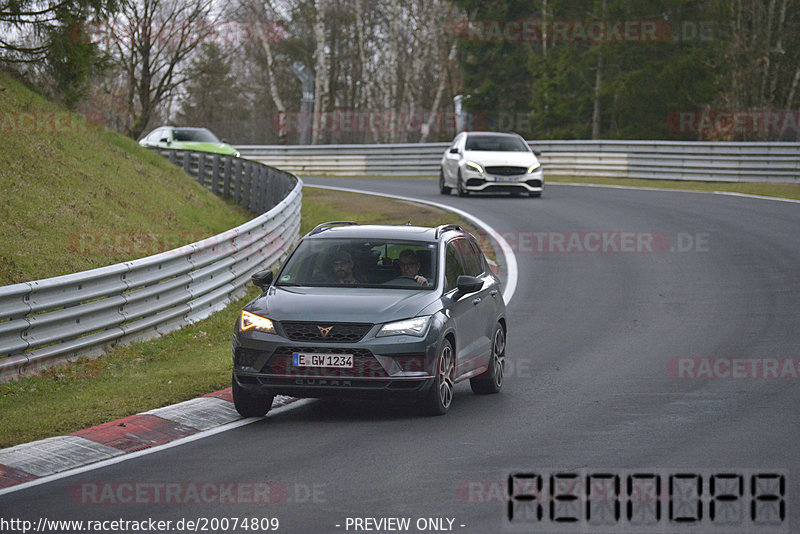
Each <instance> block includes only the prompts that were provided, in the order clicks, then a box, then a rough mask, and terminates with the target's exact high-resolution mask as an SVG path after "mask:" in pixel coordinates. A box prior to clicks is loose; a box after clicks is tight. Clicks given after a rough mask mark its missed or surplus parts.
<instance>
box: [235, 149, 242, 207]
mask: <svg viewBox="0 0 800 534" xmlns="http://www.w3.org/2000/svg"><path fill="white" fill-rule="evenodd" d="M243 163H244V162H243V161H242V160H240V159H237V160H236V165H234V170H233V177H234V184H233V187H234V193H233V201H234V202H236V203H237V204H241V203H242V182H243V181H244V180H243V178H242V174H243V173H242V164H243Z"/></svg>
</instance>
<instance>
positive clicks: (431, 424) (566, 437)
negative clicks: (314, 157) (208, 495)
mask: <svg viewBox="0 0 800 534" xmlns="http://www.w3.org/2000/svg"><path fill="white" fill-rule="evenodd" d="M306 183H307V184H309V185H311V184H315V183H324V184H326V185H338V186H345V187H353V188H359V189H367V190H376V191H381V192H391V193H394V194H398V195H403V196H410V197H415V198H420V199H427V200H434V201H441V202H445V203H447V204H450V205H453V206H456V207H459V208H461V209H464V210H466V211H468V212H470V213H473V214H475V215H476V216H478V217H480V218H481V219H483V220H484V221H486V222H487V223H489V224H491V225H492V226H493V227H494V228H495V230H497V231H499V232H501V233H503V234H504V236H505V237H506V239H507V240H508V241H509V242H510V243H511V245H512V246H513V247H514V248H515V250H516V254H517V261H518V265H519V282H518V286H517V290H516V293H515V295H514V297H513V300H512V301H511V303H510V304H509V306H508V318H509V335H508V345H507V358H508V360H509V368H508V371H507V378H506V383H505V385H504V388H503V391H502V393H501V394H499V395H493V396H483V397H478V396H474V395H472V393H471V392H470V390H469V385H468V384H461V385H460V386H459V387H458V388H457V395H456V397H455V399H454V404H453V407H452V408H451V411H450V413H449V414H447V415H446V416H444V417H436V418H425V417H419V416H416V415H414V414H413V411H412V410H411V408H410V407H409V406H404V405H398V404H381V403H378V404H370V403H351V402H340V403H335V402H323V401H314V402H311V403H308V404H307V405H304V406H301V407H299V408H297V409H294V410H291V411H288V412H286V413H282V414H278V415H277V416H271V417H268V418H266V419H264V420H262V421H258V422H256V423H253V424H250V425H247V426H244V427H241V428H238V429H235V430H232V431H229V432H225V433H222V434H219V435H215V436H211V437H209V438H206V439H202V440H199V441H195V442H192V443H188V444H186V445H183V446H180V447H176V448H172V449H169V450H165V451H161V452H158V453H154V454H150V455H147V456H143V457H141V458H136V459H132V460H129V461H125V462H122V463H120V464H117V465H113V466H109V467H106V468H102V469H98V470H94V471H91V472H87V473H83V474H79V475H76V476H72V477H68V478H65V479H62V480H58V481H55V482H51V483H48V484H44V485H40V486H36V487H32V488H28V489H25V490H21V491H18V492H15V493H12V494H9V495H5V496H2V497H0V517H4V518H10V517H13V518H27V519H32V520H38V518H40V517H47V518H48V519H83V520H88V519H93V520H98V519H120V518H122V519H130V520H133V519H142V518H148V517H152V518H159V519H164V520H173V521H176V520H178V519H180V518H198V517H207V518H210V517H218V518H219V517H228V518H234V517H238V518H253V517H259V518H260V517H276V518H278V519H279V520H280V524H281V527H280V528H279V529H278V532H299V533H302V532H309V533H316V532H354V531H355V530H354V529H353V527H352V526H351V527H350V528H349V529H346V519H347V518H348V517H349V518H354V517H360V518H364V517H374V518H381V517H383V518H386V517H408V518H411V529H410V530H409V531H411V532H417V531H419V530H417V528H416V525H415V522H416V520H417V519H418V518H449V519H453V520H454V522H453V527H452V529H453V530H454V531H457V532H469V533H473V532H474V533H480V532H503V531H506V530H509V529H510V530H512V531H513V530H514V529H515V528H516V523H515V524H512V525H509V523H508V522H507V521H506V520H504V519H503V518H504V517H505V510H506V506H505V504H504V502H503V501H504V499H502V496H500V495H499V494H498V492H497V489H498V488H499V487H505V479H506V476H507V475H508V474H509V473H510V472H516V471H525V472H536V473H543V474H555V473H559V472H563V471H575V470H578V472H581V473H583V472H606V473H617V474H623V475H624V474H625V473H627V472H628V470H632V469H637V470H640V472H653V473H659V474H662V475H669V474H675V473H698V474H703V475H705V476H707V475H709V474H712V473H715V472H717V471H719V472H726V473H734V474H743V475H744V476H745V479H744V480H746V481H747V484H744V495H743V497H742V499H743V500H744V501H743V502H746V503H747V504H748V505H749V503H750V495H751V493H750V490H751V487H750V481H751V479H750V478H749V477H748V475H751V474H758V473H762V472H763V473H767V472H774V471H776V470H777V471H779V472H781V473H783V474H784V475H785V476H786V477H787V479H786V480H787V486H786V499H785V504H786V508H785V510H786V514H787V519H786V520H785V521H784V522H783V523H782V524H781V525H780V528H779V529H778V530H777V531H785V532H791V531H794V532H797V531H800V499H798V496H800V492H798V488H800V484H798V481H799V480H800V469H799V468H800V461H799V460H798V455H797V451H798V440H799V439H800V424H798V423H800V418H799V417H798V415H797V407H798V406H800V379H798V378H791V377H787V378H783V379H764V378H762V377H761V376H763V375H759V377H756V378H737V379H726V378H722V377H720V376H719V375H722V374H723V373H724V370H725V369H727V367H719V369H718V373H717V376H716V377H714V378H709V379H687V378H679V377H676V376H671V373H670V369H672V370H673V371H674V369H676V368H677V363H676V362H677V359H678V358H696V359H697V360H692V362H697V365H698V367H697V369H698V370H699V365H700V360H699V359H700V358H722V359H724V360H721V361H722V362H723V363H722V364H721V365H725V362H727V364H728V365H730V366H733V365H734V364H735V362H734V359H737V358H739V359H751V361H755V362H763V361H764V360H763V359H770V358H795V359H798V358H800V335H799V334H798V327H800V321H799V320H798V318H800V205H798V204H790V203H782V202H774V201H767V200H757V199H746V198H736V197H727V196H719V195H710V194H698V193H685V192H660V191H635V190H621V189H606V188H583V187H568V186H556V185H550V186H548V188H547V189H546V190H545V193H544V197H543V198H541V199H529V198H509V197H505V196H496V197H469V198H463V199H462V198H458V197H456V196H450V197H442V196H441V195H439V194H438V191H437V190H436V185H435V182H434V181H431V180H400V179H396V180H359V179H325V180H323V179H308V180H306ZM587 232H596V233H598V232H603V233H604V234H591V236H595V235H600V236H603V235H605V238H606V239H607V240H608V241H609V244H608V247H612V244H610V243H611V242H614V243H615V244H619V243H621V241H620V235H621V234H619V233H620V232H638V233H637V234H633V235H634V238H633V241H632V242H631V243H633V245H634V249H636V248H637V247H636V246H635V244H636V242H640V243H643V245H642V246H640V247H639V250H635V251H632V252H614V251H606V252H603V251H596V252H595V251H586V250H585V248H586V247H589V248H592V247H594V246H595V245H596V244H597V243H598V242H600V241H597V239H602V237H601V238H595V237H590V234H587ZM615 232H616V234H615ZM559 236H560V237H559ZM560 239H563V240H564V241H563V245H564V247H565V251H563V252H562V251H559V243H560V242H559V240H560ZM570 239H573V240H575V239H577V240H578V241H580V242H581V243H580V246H579V245H578V244H576V243H573V246H572V247H571V248H567V247H566V246H567V244H568V243H569V242H570ZM593 239H595V240H594V241H593ZM537 240H538V241H537ZM614 240H616V241H614ZM648 243H649V244H650V245H651V246H652V248H654V249H656V251H654V252H651V251H649V250H648V247H647V246H645V245H647V244H648ZM550 247H552V248H553V251H552V252H550V251H549V248H550ZM582 247H583V248H584V251H582V252H580V251H577V250H579V249H580V248H582ZM752 359H756V360H752ZM707 361H709V360H707ZM718 361H719V360H718ZM751 361H748V362H747V363H746V364H743V365H746V370H745V371H744V372H745V374H749V373H750V372H751V369H752V368H751V365H753V364H752V363H751ZM779 361H780V362H781V365H783V362H784V360H779ZM670 362H672V363H670ZM684 362H685V360H684ZM790 363H791V362H790ZM737 365H738V364H737ZM755 365H757V366H760V365H762V364H761V363H756V364H755ZM794 365H795V367H794V370H795V371H797V365H796V360H795V363H794ZM760 369H761V367H758V370H759V371H758V372H760ZM729 371H730V372H731V373H732V372H733V371H732V369H729ZM737 371H738V372H742V371H741V368H737ZM778 371H779V372H781V371H782V370H781V369H780V368H779V370H778ZM758 372H757V373H756V374H758ZM672 374H673V375H674V374H675V373H674V372H673V373H672ZM784 376H788V375H786V374H785V371H784ZM706 480H707V479H706ZM264 481H270V482H272V483H274V486H273V494H272V495H273V497H275V498H276V500H280V501H281V502H278V503H273V504H266V505H263V504H247V503H237V504H217V503H214V502H200V503H197V502H196V501H194V500H193V499H192V498H191V496H188V495H186V494H184V495H182V497H181V500H184V501H186V500H188V501H189V502H188V503H182V504H176V503H172V502H164V501H165V500H166V499H165V498H163V496H162V498H160V499H156V500H160V501H161V502H158V503H152V504H151V503H149V502H140V503H137V504H130V503H127V504H126V503H116V504H115V503H113V501H114V500H115V498H114V497H111V496H107V498H106V500H107V501H111V502H106V503H100V504H91V503H90V502H84V501H87V500H88V501H91V500H92V498H91V495H90V494H91V491H92V488H99V491H101V492H102V491H103V489H104V488H105V489H106V491H107V490H108V488H110V487H115V488H118V487H119V486H118V485H117V486H112V485H113V484H118V483H123V482H128V483H139V484H140V485H141V484H142V483H148V482H164V483H180V484H182V485H183V486H182V487H190V486H191V485H192V484H198V485H199V484H200V483H202V482H211V483H214V484H217V486H218V487H219V485H221V484H223V483H234V482H238V483H249V482H264ZM497 481H503V482H502V484H501V485H498V484H497V483H496V482H497ZM470 483H472V485H469V484H470ZM478 484H480V485H478ZM242 487H243V488H246V486H242ZM87 488H89V489H88V490H87ZM466 488H471V489H472V491H463V490H465V489H466ZM477 488H482V489H481V490H480V491H478V490H477ZM284 490H285V492H286V494H285V495H286V498H285V499H282V498H281V492H282V491H284ZM71 491H72V493H71ZM759 491H766V490H759ZM82 492H84V493H83V497H82ZM87 495H89V496H88V497H87ZM98 495H99V494H98ZM703 498H704V499H706V498H708V494H706V495H705V496H704V497H703ZM134 500H135V499H134ZM140 500H142V501H149V500H153V499H152V498H142V499H140ZM199 500H201V501H202V500H203V499H202V497H201V498H200V499H199ZM210 500H211V501H213V498H212V499H210ZM244 500H246V499H244ZM483 500H489V501H492V502H488V503H487V502H480V501H483ZM706 504H707V502H706ZM623 509H624V508H623ZM746 510H747V513H749V508H746ZM708 512H709V510H708V508H707V507H706V509H705V511H704V517H703V520H702V521H701V522H700V524H699V525H695V526H682V525H678V524H669V523H668V522H667V521H666V520H665V518H663V517H662V519H661V521H660V523H659V526H658V527H657V528H656V529H653V530H646V529H644V528H640V529H638V530H636V531H642V532H655V531H659V532H737V531H757V532H773V531H775V530H769V529H766V530H765V529H763V528H762V529H760V530H754V529H753V528H752V526H751V527H748V528H745V529H743V530H742V529H739V530H737V527H735V526H728V527H719V528H718V527H717V524H715V523H714V522H712V521H711V520H710V518H709V515H708ZM581 513H582V514H583V515H582V516H581V517H584V518H585V513H583V512H581ZM662 513H663V514H664V515H665V516H666V514H667V508H666V505H665V507H664V510H663V511H662ZM623 514H624V511H623ZM547 517H548V516H547V508H546V507H545V519H543V520H542V521H541V522H540V523H538V524H536V523H528V524H527V525H523V531H530V532H542V531H549V530H556V527H558V528H561V527H559V524H557V523H555V522H553V521H549V520H547ZM620 524H621V525H623V527H619V526H617V527H605V528H590V527H588V526H587V525H586V522H585V521H581V522H578V523H577V524H572V525H569V526H568V527H565V528H566V529H567V530H566V531H587V532H615V531H625V528H626V525H627V523H625V522H624V521H623V522H622V523H620ZM337 525H340V526H339V527H337ZM461 525H463V527H462V526H461ZM447 526H448V522H447V521H444V527H445V528H446V527H447ZM570 529H571V530H570ZM209 531H212V532H213V531H216V532H224V531H225V530H224V529H222V528H217V529H216V530H209ZM227 531H228V532H245V531H243V530H242V529H237V530H235V531H234V530H230V529H229V530H227ZM361 531H364V530H361ZM428 531H431V530H428Z"/></svg>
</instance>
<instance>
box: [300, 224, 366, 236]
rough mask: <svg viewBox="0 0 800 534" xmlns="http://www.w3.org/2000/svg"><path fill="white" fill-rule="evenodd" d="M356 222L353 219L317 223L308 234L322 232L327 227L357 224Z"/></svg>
mask: <svg viewBox="0 0 800 534" xmlns="http://www.w3.org/2000/svg"><path fill="white" fill-rule="evenodd" d="M357 224H358V223H357V222H353V221H331V222H326V223H322V224H319V225H317V226H316V227H315V228H314V229H313V230H311V232H309V234H308V235H315V234H318V233H320V232H324V231H325V230H327V229H328V228H333V227H334V226H350V225H357Z"/></svg>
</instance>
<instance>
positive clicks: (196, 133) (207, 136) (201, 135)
mask: <svg viewBox="0 0 800 534" xmlns="http://www.w3.org/2000/svg"><path fill="white" fill-rule="evenodd" d="M172 135H173V138H174V140H175V141H195V142H198V143H219V139H217V136H215V135H214V134H212V133H211V132H209V131H208V130H206V129H199V130H175V131H174V132H173V134H172Z"/></svg>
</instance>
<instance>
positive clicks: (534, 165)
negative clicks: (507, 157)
mask: <svg viewBox="0 0 800 534" xmlns="http://www.w3.org/2000/svg"><path fill="white" fill-rule="evenodd" d="M541 166H542V164H541V163H539V162H538V161H537V162H536V163H534V164H533V165H531V166H530V167H528V174H532V173H534V172H536V171H537V170H538V169H539V167H541Z"/></svg>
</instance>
